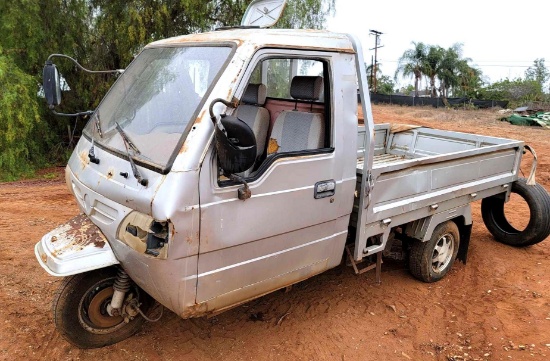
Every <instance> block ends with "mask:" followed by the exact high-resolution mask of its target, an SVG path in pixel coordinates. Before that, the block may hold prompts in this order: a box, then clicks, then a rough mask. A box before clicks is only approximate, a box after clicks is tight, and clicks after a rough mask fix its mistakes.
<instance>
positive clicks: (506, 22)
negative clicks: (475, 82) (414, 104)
mask: <svg viewBox="0 0 550 361" xmlns="http://www.w3.org/2000/svg"><path fill="white" fill-rule="evenodd" d="M549 10H550V2H548V1H546V0H522V1H510V0H503V1H495V0H477V1H473V0H461V1H453V2H450V1H444V0H443V1H442V0H416V1H411V0H409V1H404V0H378V1H360V0H336V13H335V15H334V16H333V17H331V18H329V19H328V21H327V28H328V29H329V30H331V31H335V32H344V33H352V34H355V35H357V36H358V37H359V39H360V40H361V43H362V45H363V50H364V53H365V54H364V55H365V61H366V62H367V63H369V64H370V61H371V55H374V51H371V50H369V49H372V48H373V47H374V42H375V38H374V36H372V35H370V36H369V30H370V29H373V30H377V31H380V32H382V33H383V34H382V35H381V37H380V45H383V47H382V48H379V49H378V62H379V64H380V66H381V69H382V73H383V74H384V75H389V76H390V77H391V78H392V79H393V76H394V74H395V70H396V67H397V60H398V59H399V57H400V56H401V55H402V54H403V52H404V51H405V50H407V49H410V48H412V47H413V45H412V44H411V42H412V41H415V42H423V43H425V44H431V45H440V46H442V47H444V48H448V47H450V46H451V45H453V44H454V43H462V44H463V48H462V49H463V56H464V57H466V58H471V59H472V61H471V62H470V64H471V65H474V66H476V67H478V68H480V69H481V70H482V71H483V74H484V75H485V79H486V81H488V82H495V81H499V80H501V79H504V78H510V79H513V78H517V77H523V76H524V73H525V70H526V69H527V68H528V67H529V66H531V65H533V61H534V60H535V59H537V58H545V59H546V61H545V64H546V66H547V67H549V66H550V45H549V44H548V35H550V26H549V25H548V24H549V22H548V20H547V19H545V16H546V15H545V14H548V12H549ZM413 83H414V81H413V79H412V78H404V79H403V78H399V79H398V85H399V86H406V85H407V84H413ZM422 85H423V86H424V83H423V84H422Z"/></svg>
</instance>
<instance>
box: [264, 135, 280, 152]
mask: <svg viewBox="0 0 550 361" xmlns="http://www.w3.org/2000/svg"><path fill="white" fill-rule="evenodd" d="M279 148H280V146H279V144H278V143H277V139H273V138H270V139H269V145H268V146H267V154H273V153H277V151H278V150H279Z"/></svg>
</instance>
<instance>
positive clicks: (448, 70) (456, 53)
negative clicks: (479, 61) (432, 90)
mask: <svg viewBox="0 0 550 361" xmlns="http://www.w3.org/2000/svg"><path fill="white" fill-rule="evenodd" d="M468 61H470V59H462V44H460V43H456V44H454V45H453V46H451V47H450V48H449V49H447V50H445V51H444V54H443V59H442V61H441V67H440V69H439V74H438V76H437V77H438V78H439V82H440V84H439V93H440V95H441V97H443V98H447V97H448V96H449V89H450V88H455V87H458V86H459V85H460V84H459V74H460V72H461V70H460V69H465V67H464V66H465V65H466V66H467V65H468Z"/></svg>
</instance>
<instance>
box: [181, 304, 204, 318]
mask: <svg viewBox="0 0 550 361" xmlns="http://www.w3.org/2000/svg"><path fill="white" fill-rule="evenodd" d="M207 312H208V306H207V305H206V303H199V304H197V303H195V304H194V305H192V306H188V307H186V308H185V310H183V312H182V313H180V317H181V318H192V317H199V316H204V315H205V314H206V313H207Z"/></svg>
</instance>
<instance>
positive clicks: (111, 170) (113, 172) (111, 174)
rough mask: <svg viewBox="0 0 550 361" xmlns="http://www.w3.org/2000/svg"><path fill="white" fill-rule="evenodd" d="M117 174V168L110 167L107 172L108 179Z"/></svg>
mask: <svg viewBox="0 0 550 361" xmlns="http://www.w3.org/2000/svg"><path fill="white" fill-rule="evenodd" d="M114 174H115V169H114V168H112V167H111V168H109V171H108V172H107V179H111V178H113V175H114Z"/></svg>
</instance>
